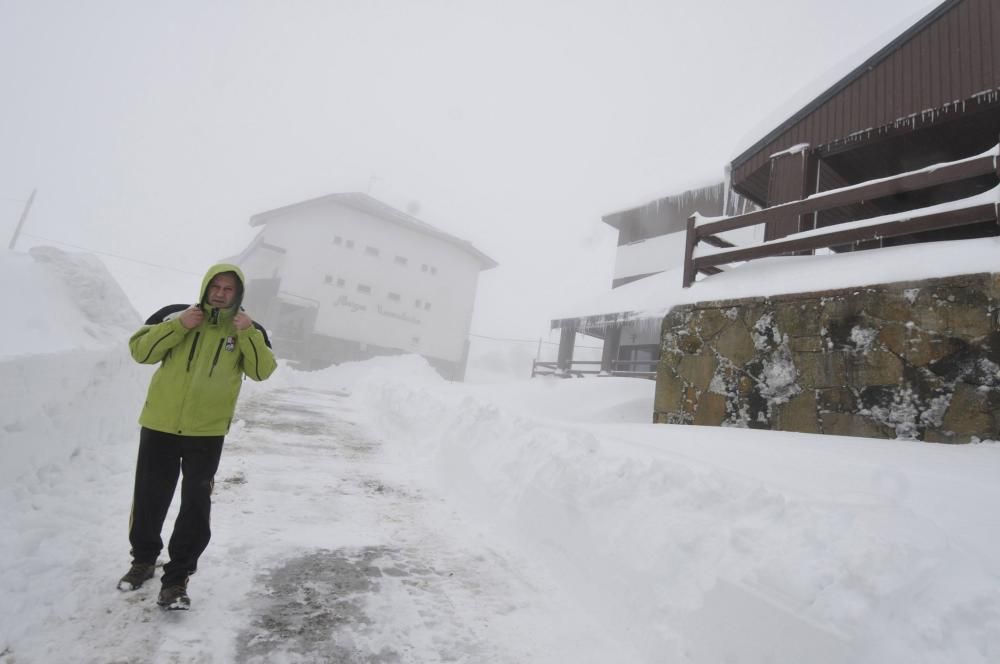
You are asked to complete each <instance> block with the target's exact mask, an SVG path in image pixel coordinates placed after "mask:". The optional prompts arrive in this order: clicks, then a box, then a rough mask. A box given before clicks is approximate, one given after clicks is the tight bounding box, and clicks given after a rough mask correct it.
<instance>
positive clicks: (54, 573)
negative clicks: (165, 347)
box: [0, 247, 149, 652]
mask: <svg viewBox="0 0 1000 664" xmlns="http://www.w3.org/2000/svg"><path fill="white" fill-rule="evenodd" d="M0 278H2V279H3V282H4V284H6V285H12V286H15V287H7V288H4V289H3V291H2V293H0V309H2V310H3V311H6V312H17V315H16V316H9V317H8V319H7V324H6V325H4V327H3V331H2V332H0V334H3V342H2V344H0V348H2V355H0V403H2V404H3V408H2V410H0V506H3V509H0V532H3V533H4V534H5V535H4V537H2V538H0V560H2V561H3V574H2V579H3V582H4V586H3V588H4V608H5V611H4V613H5V615H7V618H5V619H4V620H3V621H0V622H2V623H3V626H2V628H0V652H2V651H3V647H4V646H5V643H7V642H9V641H10V640H11V637H12V634H13V633H14V632H16V631H18V630H22V631H23V630H24V629H29V628H30V627H29V626H30V625H38V624H45V623H46V621H47V620H49V619H56V617H55V616H53V615H52V614H51V613H50V612H51V611H52V610H53V605H52V600H53V599H54V598H55V597H58V596H59V594H60V589H59V586H60V585H61V584H62V585H64V583H65V576H64V575H65V570H63V569H61V566H62V564H63V563H61V562H60V561H61V560H62V558H61V553H60V551H59V550H55V549H54V548H53V547H56V549H62V550H67V549H70V550H77V551H78V552H80V553H81V555H86V552H87V551H89V550H91V549H92V548H93V546H94V545H95V544H94V542H95V541H99V540H100V537H96V538H95V540H94V541H80V532H81V528H83V529H84V530H86V526H85V524H88V523H92V522H94V521H95V520H97V519H99V518H101V517H103V515H102V514H95V513H94V512H93V507H94V501H95V498H97V497H99V496H101V495H105V493H106V492H107V491H108V488H109V485H110V482H109V478H110V477H113V476H114V475H116V474H118V473H121V472H125V471H127V469H128V468H130V467H131V466H132V464H134V459H135V452H134V449H135V444H136V433H137V431H138V425H137V424H136V417H137V415H138V412H139V409H140V406H141V404H142V400H143V398H144V395H145V390H146V382H147V380H148V375H149V368H148V367H140V366H139V365H137V364H135V363H134V362H133V361H132V359H131V357H130V356H129V352H128V346H127V342H128V337H129V335H130V334H131V333H132V332H133V331H134V330H135V329H137V328H138V327H139V325H140V324H141V321H140V320H139V317H138V315H137V314H136V312H135V311H134V310H133V308H132V305H131V304H130V303H129V302H128V300H127V299H126V298H125V296H124V294H123V293H122V291H121V289H120V288H119V287H118V284H117V283H116V282H115V281H114V279H112V278H111V276H110V275H109V274H108V273H107V271H106V270H105V268H104V266H103V265H102V264H101V263H100V262H99V261H98V260H97V259H95V258H93V257H91V256H86V255H79V254H76V255H74V254H66V253H63V252H61V251H59V250H56V249H52V248H48V247H39V248H36V249H33V250H32V251H31V254H30V255H25V254H15V253H6V254H0ZM122 486H125V485H122ZM67 490H72V491H84V493H82V494H81V495H79V496H77V500H76V502H74V503H72V504H70V505H67V503H66V501H65V492H66V491H67ZM126 491H127V489H126ZM125 505H126V506H127V502H126V503H125ZM122 536H124V534H122ZM49 578H51V579H54V581H53V582H52V583H51V584H48V583H47V581H46V579H49ZM65 590H66V589H65V588H63V589H62V591H63V592H64V591H65ZM15 617H16V618H17V620H14V618H15Z"/></svg>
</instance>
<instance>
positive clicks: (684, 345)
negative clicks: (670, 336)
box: [676, 330, 703, 355]
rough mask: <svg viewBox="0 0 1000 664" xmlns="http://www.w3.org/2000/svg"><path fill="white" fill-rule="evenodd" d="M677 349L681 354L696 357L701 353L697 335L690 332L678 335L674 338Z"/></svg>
mask: <svg viewBox="0 0 1000 664" xmlns="http://www.w3.org/2000/svg"><path fill="white" fill-rule="evenodd" d="M676 343H677V348H678V350H680V351H681V352H682V353H686V354H688V355H697V354H698V353H699V352H701V348H702V346H703V343H702V341H701V339H699V338H698V335H697V334H695V333H694V332H692V331H690V330H685V332H684V333H683V334H678V335H677V337H676Z"/></svg>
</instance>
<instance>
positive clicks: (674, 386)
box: [653, 367, 684, 412]
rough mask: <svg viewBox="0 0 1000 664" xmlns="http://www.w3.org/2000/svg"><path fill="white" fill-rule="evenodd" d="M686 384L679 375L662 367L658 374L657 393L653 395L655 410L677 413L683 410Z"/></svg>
mask: <svg viewBox="0 0 1000 664" xmlns="http://www.w3.org/2000/svg"><path fill="white" fill-rule="evenodd" d="M683 394H684V383H683V382H682V381H681V379H680V378H678V377H677V375H676V374H675V373H674V372H672V371H670V370H669V369H666V368H664V367H661V368H660V369H659V370H658V371H657V372H656V391H655V392H654V393H653V410H655V411H664V412H665V411H677V410H680V409H681V397H682V396H683Z"/></svg>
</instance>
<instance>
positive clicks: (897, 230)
mask: <svg viewBox="0 0 1000 664" xmlns="http://www.w3.org/2000/svg"><path fill="white" fill-rule="evenodd" d="M996 218H997V206H996V204H993V203H987V204H985V205H977V206H975V207H970V208H964V209H961V210H949V211H947V212H938V213H936V214H929V215H926V216H923V217H913V218H910V219H899V220H896V221H889V222H885V223H882V224H874V225H872V226H865V227H863V228H851V229H847V230H841V231H832V232H829V233H823V234H821V235H813V236H810V237H805V238H795V237H794V236H792V237H790V238H789V239H780V240H772V241H771V242H766V243H764V244H761V245H757V246H755V247H747V248H745V249H735V250H733V251H723V252H720V253H717V254H712V255H710V256H699V257H698V258H695V259H694V261H693V269H695V270H704V269H706V268H711V267H713V266H716V265H725V264H727V263H734V262H736V261H748V260H753V259H755V258H765V257H767V256H779V255H782V254H787V253H792V252H796V251H804V250H808V249H819V248H821V247H835V246H837V245H841V244H849V243H851V242H864V241H867V240H877V239H879V238H883V237H895V236H898V235H908V234H911V233H922V232H925V231H933V230H938V229H941V228H951V227H954V226H966V225H969V224H975V223H980V222H983V221H993V220H994V219H996Z"/></svg>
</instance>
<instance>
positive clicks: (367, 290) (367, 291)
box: [358, 284, 372, 295]
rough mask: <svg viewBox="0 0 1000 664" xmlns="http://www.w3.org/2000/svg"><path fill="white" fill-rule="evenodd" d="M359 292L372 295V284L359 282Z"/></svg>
mask: <svg viewBox="0 0 1000 664" xmlns="http://www.w3.org/2000/svg"><path fill="white" fill-rule="evenodd" d="M358 292H359V293H364V294H365V295H371V293H372V287H371V286H366V285H364V284H358Z"/></svg>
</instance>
